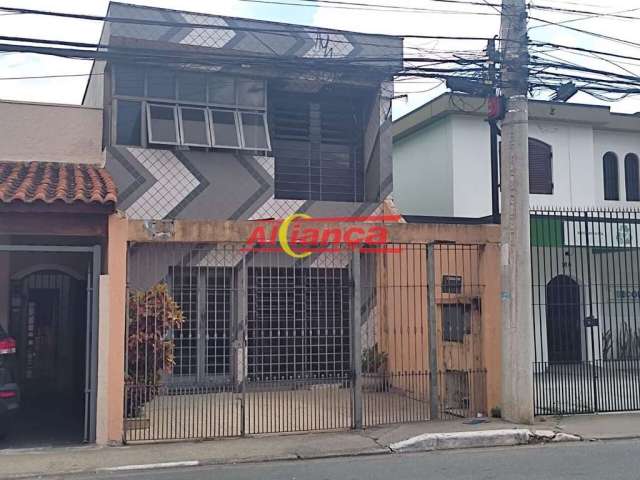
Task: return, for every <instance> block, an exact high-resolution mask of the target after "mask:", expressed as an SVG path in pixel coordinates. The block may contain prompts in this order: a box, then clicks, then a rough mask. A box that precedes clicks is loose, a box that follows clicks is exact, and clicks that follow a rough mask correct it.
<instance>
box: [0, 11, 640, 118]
mask: <svg viewBox="0 0 640 480" xmlns="http://www.w3.org/2000/svg"><path fill="white" fill-rule="evenodd" d="M353 1H354V2H355V0H353ZM492 1H493V2H495V1H496V0H492ZM362 2H363V3H370V4H374V3H377V4H384V5H394V6H396V5H397V6H403V7H419V8H422V9H428V11H420V12H416V11H394V12H389V11H386V12H380V11H372V10H362V9H338V8H325V7H322V8H321V7H316V6H305V7H295V6H288V5H265V4H260V3H252V2H246V1H242V0H129V2H128V3H135V4H138V5H150V6H157V7H164V8H173V9H178V10H190V11H196V12H203V13H213V14H220V15H231V16H236V17H247V18H256V19H262V20H273V21H283V22H289V23H299V24H305V25H314V26H319V27H331V28H339V29H345V30H354V31H362V32H368V33H385V34H394V35H435V36H439V35H442V36H464V37H470V36H480V37H493V36H494V35H496V34H497V33H498V30H499V16H498V14H497V13H498V12H497V11H496V10H495V9H492V8H490V7H484V6H472V5H461V6H458V5H453V4H450V3H441V2H437V1H433V0H366V1H365V0H362ZM536 3H538V4H546V5H553V6H557V7H563V8H578V9H584V10H595V11H599V12H625V14H627V15H635V16H638V17H640V4H638V0H553V1H551V0H544V1H539V2H536ZM107 5H108V0H0V6H5V7H21V8H33V9H40V10H52V11H53V10H55V11H61V12H73V13H82V14H90V15H104V14H105V13H106V11H107ZM532 15H535V16H537V17H539V18H542V19H544V20H547V21H551V22H568V23H565V24H564V25H566V26H570V27H575V28H580V29H586V30H589V31H593V32H597V33H600V34H604V35H610V36H615V37H618V38H623V39H628V40H630V41H634V39H636V40H637V39H638V38H640V37H638V35H637V30H638V27H639V26H640V21H634V20H620V19H604V18H592V17H588V16H585V15H578V14H558V13H554V12H547V11H538V10H535V11H532ZM529 27H530V32H529V34H530V37H531V38H532V39H534V40H539V41H550V42H553V43H560V44H566V45H572V46H580V47H585V48H590V49H595V50H602V51H607V52H613V51H615V52H616V53H622V54H628V55H633V56H640V45H639V46H632V45H622V44H620V43H616V42H612V41H609V40H606V39H602V38H597V37H594V36H591V35H585V34H582V33H577V32H575V31H572V30H569V29H566V28H563V27H561V26H548V25H546V24H544V23H541V22H538V21H535V20H531V21H530V23H529ZM0 31H1V32H2V35H5V36H20V37H32V38H46V39H54V40H68V41H80V42H87V43H95V42H97V41H98V40H99V37H100V31H101V23H100V22H92V21H85V20H73V19H62V18H54V17H41V16H35V15H11V14H3V13H2V12H0ZM405 47H406V53H407V54H408V55H411V53H412V52H415V51H416V50H415V49H416V48H420V49H421V51H422V52H429V53H430V54H432V55H436V56H437V55H442V56H449V55H451V53H450V52H451V51H465V52H469V53H471V52H477V53H480V52H481V50H483V49H484V47H485V44H484V42H477V41H443V40H440V41H438V40H407V41H406V42H405ZM545 55H546V57H545V59H546V60H551V59H552V58H553V57H555V58H561V59H563V60H565V61H571V62H574V63H579V64H580V65H586V66H589V67H591V68H605V69H610V70H613V71H617V72H622V73H625V74H633V75H640V62H635V63H633V64H628V63H621V62H619V61H616V64H612V63H611V62H610V61H608V60H607V59H602V58H595V57H593V56H584V55H573V54H567V53H563V52H554V51H550V52H547V53H545ZM548 55H551V56H552V57H549V56H548ZM90 65H91V64H90V62H87V61H81V60H70V59H60V58H55V57H48V56H41V55H33V54H22V53H4V54H2V53H0V79H2V78H14V77H25V76H39V75H40V76H41V75H75V74H85V73H88V72H89V70H90ZM86 81H87V77H73V78H49V79H31V80H25V79H22V80H6V79H5V80H0V98H3V99H9V100H20V101H38V102H55V103H72V104H74V103H80V102H81V100H82V95H83V93H84V87H85V84H86ZM444 91H446V89H445V87H444V86H442V85H440V83H439V82H438V81H437V80H429V79H421V80H412V81H401V82H396V93H397V94H407V97H406V98H401V99H398V100H396V101H395V102H394V109H393V114H394V117H396V118H397V117H399V116H401V115H403V114H405V113H407V112H408V111H410V110H412V109H414V108H417V107H419V106H420V105H422V104H424V103H425V102H427V101H429V100H430V99H432V98H434V97H435V96H437V95H439V94H441V93H443V92H444ZM572 101H574V102H580V103H593V104H606V105H609V106H610V107H611V108H612V110H614V111H618V112H625V113H636V112H640V97H628V98H625V99H623V100H620V101H617V102H604V101H602V100H598V99H594V98H593V97H591V96H589V95H587V94H582V93H580V94H578V95H576V96H575V97H574V98H573V99H572Z"/></svg>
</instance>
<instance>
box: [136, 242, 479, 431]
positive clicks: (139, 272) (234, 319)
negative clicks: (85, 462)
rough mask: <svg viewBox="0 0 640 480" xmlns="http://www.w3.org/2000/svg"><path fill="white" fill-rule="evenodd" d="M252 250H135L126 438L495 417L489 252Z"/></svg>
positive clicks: (465, 248) (145, 246)
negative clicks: (486, 313) (487, 353)
mask: <svg viewBox="0 0 640 480" xmlns="http://www.w3.org/2000/svg"><path fill="white" fill-rule="evenodd" d="M243 247H244V245H241V244H187V243H142V244H135V245H130V248H129V258H128V291H129V294H128V299H129V302H128V319H127V320H128V328H127V339H126V343H127V350H126V352H127V362H126V363H127V384H126V388H125V413H126V418H125V430H126V432H125V441H129V442H135V441H154V440H169V439H204V438H216V437H229V436H241V435H252V434H262V433H280V432H301V431H318V430H334V429H348V428H361V427H365V426H373V425H380V424H384V423H399V422H409V421H421V420H430V419H434V418H459V417H464V416H469V415H473V416H475V415H476V414H477V413H479V412H482V413H486V405H485V404H486V401H485V398H486V395H485V394H486V386H485V372H484V369H483V366H482V355H481V353H482V349H481V343H482V342H481V331H482V330H481V329H482V327H481V325H482V322H481V308H480V306H481V296H482V294H483V286H482V282H481V281H480V277H479V258H480V255H481V253H482V247H481V246H478V245H453V244H448V245H389V246H388V251H385V252H379V253H355V252H354V251H352V250H351V249H348V248H332V249H331V250H330V251H327V252H324V253H317V254H314V255H312V256H311V257H309V258H307V259H304V260H296V259H293V258H291V257H289V256H287V255H285V254H284V253H283V252H281V251H279V250H277V249H271V250H270V251H269V250H268V249H267V251H261V252H256V251H245V249H244V248H243ZM429 285H432V286H433V288H429ZM429 332H433V338H431V337H430V335H429ZM430 345H433V348H430ZM432 372H433V373H432Z"/></svg>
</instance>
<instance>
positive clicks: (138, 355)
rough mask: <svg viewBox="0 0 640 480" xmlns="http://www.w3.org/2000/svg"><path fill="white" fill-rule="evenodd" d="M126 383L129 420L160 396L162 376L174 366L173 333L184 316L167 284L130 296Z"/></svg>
mask: <svg viewBox="0 0 640 480" xmlns="http://www.w3.org/2000/svg"><path fill="white" fill-rule="evenodd" d="M127 318H128V325H127V365H126V368H127V370H126V377H125V378H126V383H127V387H128V392H129V393H128V395H127V405H126V409H127V411H126V414H127V418H130V417H135V416H138V415H139V413H140V412H139V410H140V407H141V406H142V405H143V404H144V403H147V402H149V401H150V400H151V399H153V397H155V396H156V395H157V391H158V387H157V386H158V383H159V382H160V380H161V378H162V375H163V374H168V373H171V371H172V370H173V366H174V365H175V356H174V341H173V339H172V338H171V333H172V332H174V331H175V330H178V329H180V328H181V327H182V324H183V323H184V316H183V314H182V310H181V309H180V307H179V306H178V304H177V303H176V302H175V301H174V300H173V298H172V297H171V294H170V293H169V287H168V286H167V284H166V283H158V284H157V285H155V286H153V287H152V288H151V289H149V290H147V291H143V292H133V293H131V294H130V295H129V306H128V316H127Z"/></svg>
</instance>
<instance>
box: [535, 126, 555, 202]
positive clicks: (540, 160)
mask: <svg viewBox="0 0 640 480" xmlns="http://www.w3.org/2000/svg"><path fill="white" fill-rule="evenodd" d="M552 159H553V153H552V150H551V145H548V144H546V143H544V142H541V141H540V140H536V139H535V138H530V139H529V193H533V194H538V195H551V194H552V193H553V177H552V171H553V169H552Z"/></svg>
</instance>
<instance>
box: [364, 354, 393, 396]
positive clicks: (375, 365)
mask: <svg viewBox="0 0 640 480" xmlns="http://www.w3.org/2000/svg"><path fill="white" fill-rule="evenodd" d="M388 360H389V354H388V353H387V352H381V351H380V350H379V348H378V344H377V343H376V344H374V345H372V346H371V347H367V348H365V349H364V350H363V352H362V374H363V375H362V376H363V389H364V390H365V391H369V392H386V391H387V390H389V380H388V373H387V368H388Z"/></svg>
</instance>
